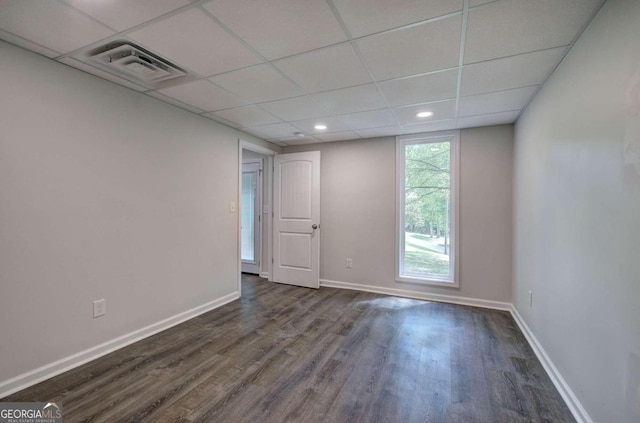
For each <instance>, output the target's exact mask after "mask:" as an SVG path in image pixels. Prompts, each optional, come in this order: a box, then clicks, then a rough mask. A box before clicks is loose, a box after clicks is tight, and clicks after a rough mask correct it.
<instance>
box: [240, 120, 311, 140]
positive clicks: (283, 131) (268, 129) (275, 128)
mask: <svg viewBox="0 0 640 423" xmlns="http://www.w3.org/2000/svg"><path fill="white" fill-rule="evenodd" d="M243 130H250V131H251V133H256V134H259V135H260V136H266V137H269V138H292V137H295V133H296V132H299V131H298V129H297V128H296V127H294V126H292V125H290V124H288V123H274V124H272V125H262V126H253V127H251V128H243Z"/></svg>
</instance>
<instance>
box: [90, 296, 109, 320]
mask: <svg viewBox="0 0 640 423" xmlns="http://www.w3.org/2000/svg"><path fill="white" fill-rule="evenodd" d="M105 314H107V300H105V299H104V298H103V299H101V300H95V301H94V302H93V318H94V319H95V318H96V317H100V316H104V315H105Z"/></svg>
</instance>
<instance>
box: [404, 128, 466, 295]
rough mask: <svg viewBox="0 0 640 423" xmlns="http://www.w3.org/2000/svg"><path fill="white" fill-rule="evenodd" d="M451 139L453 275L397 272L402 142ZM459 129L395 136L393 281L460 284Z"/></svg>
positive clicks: (452, 286)
mask: <svg viewBox="0 0 640 423" xmlns="http://www.w3.org/2000/svg"><path fill="white" fill-rule="evenodd" d="M445 140H450V141H451V203H450V207H449V222H450V224H451V237H450V239H451V240H452V241H453V242H452V243H451V250H450V251H451V253H450V256H449V257H450V258H449V260H450V262H451V264H450V266H451V270H452V272H453V275H452V276H453V278H452V279H449V278H448V277H447V278H439V277H437V276H436V275H430V276H429V278H418V277H415V278H414V277H410V276H406V275H401V274H400V268H401V264H402V263H403V261H404V248H401V247H402V246H403V245H404V241H405V240H404V236H405V232H404V227H405V225H404V213H403V212H404V197H405V196H404V191H405V186H404V184H405V146H406V145H409V144H422V143H432V142H434V143H435V142H442V141H445ZM459 183H460V131H447V132H430V133H424V134H412V135H402V136H398V137H396V250H395V265H396V268H395V279H396V282H407V283H416V284H422V285H436V286H440V287H449V288H459V287H460V271H459V269H460V230H459V225H460V197H459V193H460V189H459Z"/></svg>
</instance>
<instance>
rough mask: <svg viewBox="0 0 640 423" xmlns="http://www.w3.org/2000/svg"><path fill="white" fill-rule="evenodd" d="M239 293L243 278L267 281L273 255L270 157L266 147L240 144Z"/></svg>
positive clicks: (271, 162)
mask: <svg viewBox="0 0 640 423" xmlns="http://www.w3.org/2000/svg"><path fill="white" fill-rule="evenodd" d="M238 150H239V152H238V153H239V163H238V165H239V172H238V173H239V175H238V177H239V179H238V182H239V184H238V185H239V190H238V191H239V192H238V200H239V201H238V203H239V209H238V211H239V216H238V218H239V219H238V223H239V225H238V240H239V243H238V290H239V291H240V292H242V279H243V278H246V277H250V278H256V280H258V278H260V280H264V279H270V273H271V262H272V260H271V255H272V252H271V250H272V246H271V244H272V227H271V226H272V219H271V209H272V207H271V202H272V185H273V155H274V154H276V152H275V151H272V150H270V149H268V148H264V147H262V146H259V145H256V144H253V143H250V142H246V141H242V140H240V142H239V148H238Z"/></svg>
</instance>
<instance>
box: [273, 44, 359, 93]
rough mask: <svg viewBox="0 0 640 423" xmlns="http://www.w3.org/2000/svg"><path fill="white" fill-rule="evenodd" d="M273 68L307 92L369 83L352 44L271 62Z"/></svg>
mask: <svg viewBox="0 0 640 423" xmlns="http://www.w3.org/2000/svg"><path fill="white" fill-rule="evenodd" d="M274 65H275V66H276V67H278V68H279V69H280V70H281V71H282V72H284V73H285V74H286V75H288V76H289V77H290V78H291V79H293V80H294V81H296V82H297V83H298V84H299V85H300V86H302V87H303V88H305V89H307V90H308V91H309V92H319V91H326V90H333V89H337V88H344V87H349V86H352V85H360V84H366V83H367V82H371V78H370V77H369V74H368V72H367V70H366V69H365V67H364V65H363V64H362V62H361V61H360V59H359V58H358V55H357V54H356V52H355V51H354V50H353V47H352V46H351V43H343V44H338V45H335V46H331V47H326V48H322V49H320V50H314V51H311V52H308V53H303V54H300V55H297V56H293V57H288V58H286V59H282V60H278V61H277V62H274Z"/></svg>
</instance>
